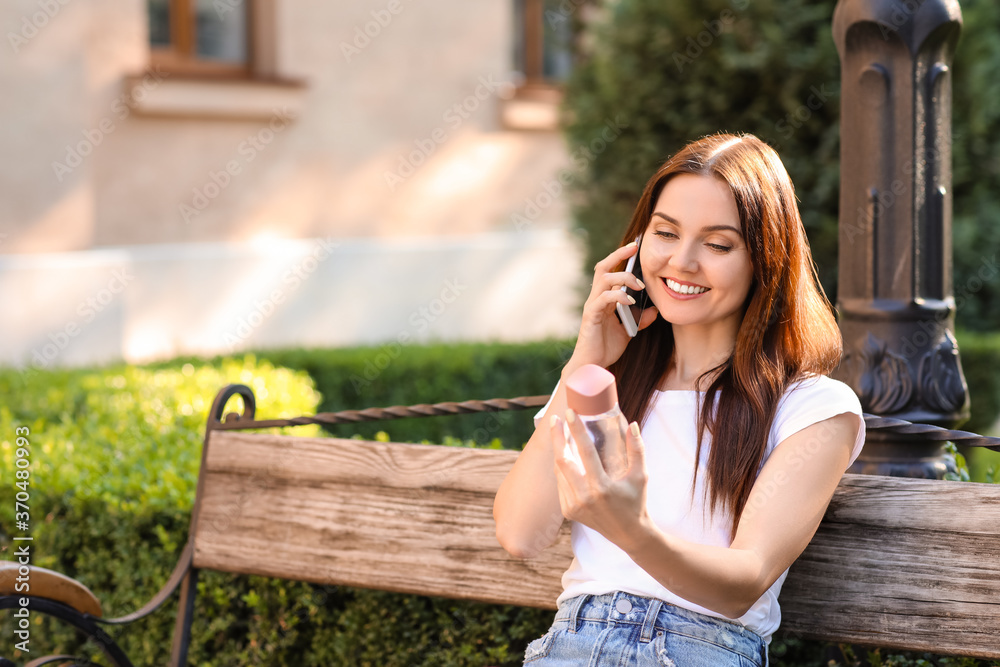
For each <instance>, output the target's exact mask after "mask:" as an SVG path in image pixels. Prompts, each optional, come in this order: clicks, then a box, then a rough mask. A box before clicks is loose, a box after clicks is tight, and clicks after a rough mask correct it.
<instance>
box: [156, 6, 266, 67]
mask: <svg viewBox="0 0 1000 667" xmlns="http://www.w3.org/2000/svg"><path fill="white" fill-rule="evenodd" d="M167 2H168V4H169V8H170V11H169V16H170V46H168V47H163V46H154V45H153V44H152V43H149V59H150V65H152V66H153V67H158V68H160V69H162V70H164V71H166V72H170V73H171V74H180V75H184V76H190V77H198V78H212V79H249V78H252V77H253V76H254V72H255V68H256V62H255V54H256V48H255V46H256V44H255V39H254V38H255V36H256V32H257V31H256V23H255V22H256V16H255V15H256V11H255V4H256V3H255V2H254V0H243V2H244V3H245V5H244V6H245V10H246V35H245V39H246V45H247V49H246V50H247V55H246V60H245V61H244V62H243V63H239V64H235V63H223V62H216V61H212V60H206V59H202V58H198V56H197V54H196V53H195V48H196V39H197V35H196V34H195V32H196V27H195V23H194V20H195V15H194V5H195V3H196V2H197V0H167ZM148 18H149V14H148V11H147V25H148ZM147 41H148V39H147Z"/></svg>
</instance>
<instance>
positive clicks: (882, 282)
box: [833, 0, 969, 478]
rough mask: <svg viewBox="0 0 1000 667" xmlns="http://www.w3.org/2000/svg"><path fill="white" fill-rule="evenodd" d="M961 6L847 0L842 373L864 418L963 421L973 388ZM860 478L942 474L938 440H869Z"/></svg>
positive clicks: (843, 22)
mask: <svg viewBox="0 0 1000 667" xmlns="http://www.w3.org/2000/svg"><path fill="white" fill-rule="evenodd" d="M961 27H962V12H961V8H960V7H959V5H958V2H957V0H840V1H839V2H838V3H837V7H836V9H835V11H834V15H833V36H834V40H835V41H836V44H837V50H838V52H839V53H840V63H841V126H840V251H839V255H840V258H839V287H838V298H837V307H838V309H839V311H840V328H841V332H842V333H843V336H844V350H845V357H844V362H843V363H842V364H841V366H840V368H839V369H838V371H837V373H836V377H838V378H839V379H841V380H843V381H845V382H847V383H848V384H850V385H851V386H852V387H853V388H854V390H855V391H856V392H857V393H858V396H860V397H861V403H862V407H863V409H864V410H865V412H870V413H874V414H878V415H882V416H887V417H897V418H900V419H906V420H908V421H915V422H925V423H930V424H936V425H939V426H944V427H948V428H954V427H955V426H958V425H959V424H961V422H963V421H965V420H966V419H967V418H968V414H969V394H968V389H967V387H966V384H965V377H964V376H963V374H962V367H961V363H960V361H959V356H958V346H957V344H956V342H955V336H954V333H953V331H954V316H955V299H954V296H953V294H952V265H951V205H952V196H951V61H952V55H953V53H954V50H955V43H956V41H957V40H958V35H959V31H960V30H961ZM851 472H862V473H870V474H881V475H895V476H902V477H931V478H933V477H941V476H942V475H943V474H944V473H945V472H946V465H945V460H944V459H943V457H942V448H941V445H940V444H935V443H927V442H921V441H919V440H917V441H914V439H908V438H907V437H906V436H901V435H889V434H876V433H872V434H870V435H869V436H868V441H867V442H866V444H865V449H864V451H863V452H862V454H861V457H860V458H859V460H858V461H857V462H856V463H855V464H854V466H853V467H852V468H851Z"/></svg>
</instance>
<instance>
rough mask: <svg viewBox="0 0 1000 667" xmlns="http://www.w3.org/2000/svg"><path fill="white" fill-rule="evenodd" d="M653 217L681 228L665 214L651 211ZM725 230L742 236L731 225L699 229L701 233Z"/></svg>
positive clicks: (679, 224)
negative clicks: (655, 216) (658, 217)
mask: <svg viewBox="0 0 1000 667" xmlns="http://www.w3.org/2000/svg"><path fill="white" fill-rule="evenodd" d="M653 215H658V216H660V217H661V218H663V219H664V220H666V221H667V222H672V223H674V224H675V225H677V226H678V227H680V226H681V223H679V222H677V221H676V220H674V219H673V218H671V217H670V216H669V215H667V214H666V213H660V212H659V211H653ZM725 230H728V231H731V232H736V233H737V234H739V235H740V236H743V232H741V231H740V230H738V229H737V228H736V227H733V226H732V225H709V226H707V227H702V228H701V231H703V232H719V231H725Z"/></svg>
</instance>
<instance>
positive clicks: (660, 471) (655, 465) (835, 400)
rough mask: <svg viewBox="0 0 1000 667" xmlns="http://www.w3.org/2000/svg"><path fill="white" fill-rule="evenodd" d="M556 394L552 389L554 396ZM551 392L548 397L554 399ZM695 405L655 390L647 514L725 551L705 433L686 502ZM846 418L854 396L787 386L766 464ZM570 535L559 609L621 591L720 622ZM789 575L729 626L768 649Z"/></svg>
mask: <svg viewBox="0 0 1000 667" xmlns="http://www.w3.org/2000/svg"><path fill="white" fill-rule="evenodd" d="M558 388H559V385H558V384H556V390H558ZM556 390H553V392H552V394H553V396H554V395H555V391H556ZM700 393H701V394H704V392H700ZM698 398H699V392H695V391H684V390H675V391H659V390H655V395H654V397H653V399H652V401H653V403H652V407H651V409H650V413H649V416H648V418H647V420H646V424H645V426H643V428H642V439H643V442H644V443H645V446H646V467H647V471H648V473H649V483H648V487H647V491H646V499H647V508H648V512H649V515H650V518H651V519H652V520H653V521H654V523H655V524H656V525H657V526H658V527H659V528H660V529H661V530H663V531H664V532H665V533H668V534H670V535H674V536H677V537H680V538H683V539H686V540H690V541H692V542H696V543H699V544H709V545H715V546H721V547H728V546H729V545H730V544H731V540H730V539H729V524H730V521H729V520H728V518H716V520H715V521H713V520H712V517H711V516H710V515H709V514H708V512H707V510H706V508H705V507H704V503H703V500H704V498H705V496H704V493H703V491H704V487H703V482H704V479H705V476H706V469H707V464H708V451H709V447H710V446H711V439H712V436H711V434H710V433H709V431H708V429H707V428H706V429H705V435H704V445H703V450H702V454H701V459H700V461H699V467H698V478H697V485H696V487H695V492H694V496H693V501H692V494H691V479H692V473H693V471H694V461H695V453H696V447H697V442H698V431H697V418H698V415H697V408H698ZM551 402H552V398H549V403H546V404H545V407H543V408H542V409H541V410H540V411H539V412H538V413H537V414H536V415H535V426H536V427H537V426H538V424H539V422H540V421H541V418H542V415H544V414H545V411H546V410H547V409H548V407H549V404H550V403H551ZM844 412H853V413H855V414H857V415H858V416H859V417H860V416H861V415H862V412H861V403H860V401H859V400H858V397H857V395H856V394H855V393H854V391H853V390H852V389H851V388H850V387H849V386H847V385H846V384H844V383H843V382H839V381H837V380H834V379H832V378H829V377H826V376H814V377H812V378H809V379H808V380H802V381H799V382H796V383H793V384H792V385H791V386H790V387H789V388H788V391H787V392H786V393H785V395H784V396H782V398H781V399H780V401H779V403H778V409H777V411H776V413H775V417H774V421H773V423H772V425H771V431H770V435H769V437H768V442H767V449H766V451H765V453H764V461H766V460H767V457H768V456H770V454H771V452H772V451H773V450H774V448H775V447H776V446H777V445H778V444H780V443H781V442H782V441H784V440H785V438H787V437H788V436H790V435H792V434H794V433H796V432H798V431H801V430H802V429H804V428H806V427H807V426H810V425H812V424H814V423H816V422H819V421H822V420H824V419H828V418H830V417H833V416H836V415H838V414H841V413H844ZM864 442H865V428H864V423H863V421H862V425H861V428H860V430H859V433H858V437H857V440H856V441H855V443H854V449H853V451H852V452H851V458H850V463H853V462H854V460H855V459H856V458H857V457H858V454H860V453H861V448H862V446H863V445H864ZM850 463H849V464H848V465H850ZM762 465H763V464H762ZM571 534H572V545H573V556H574V557H573V562H572V564H570V566H569V569H567V570H566V572H565V573H564V574H563V576H562V585H563V592H562V593H561V594H560V595H559V597H558V598H557V600H556V604H557V605H558V604H561V603H562V602H563V600H566V599H568V598H571V597H575V596H577V595H581V594H583V593H591V594H594V595H601V594H603V593H610V592H613V591H616V590H621V591H625V592H628V593H632V594H635V595H644V596H647V597H653V598H659V599H660V600H664V601H666V602H669V603H671V604H674V605H677V606H679V607H684V608H686V609H691V610H693V611H696V612H699V613H702V614H707V615H709V616H715V617H718V618H726V617H725V616H723V615H722V614H719V613H716V612H714V611H710V610H708V609H705V608H704V607H701V606H699V605H696V604H694V603H692V602H688V601H687V600H685V599H684V598H681V597H678V596H677V595H674V594H673V593H671V592H670V591H669V590H667V589H666V588H665V587H663V586H662V585H661V584H660V583H659V582H657V581H656V579H654V578H653V577H652V576H650V575H649V574H648V573H647V572H646V571H645V570H643V569H642V568H640V567H639V566H638V565H636V564H635V562H634V561H633V560H632V559H631V558H629V556H628V554H626V553H625V552H624V551H623V550H621V549H620V548H618V547H617V546H616V545H614V544H613V543H612V542H610V541H609V540H607V539H606V538H605V537H604V536H603V535H601V534H600V533H598V532H597V531H595V530H593V529H591V528H588V527H587V526H584V525H583V524H580V523H578V522H575V521H574V522H572V533H571ZM787 574H788V571H787V570H786V571H785V572H783V573H782V574H781V576H780V577H778V580H777V581H775V582H774V585H772V586H771V588H769V589H768V590H767V591H766V592H765V593H764V594H763V595H762V596H761V597H760V599H759V600H757V602H756V603H755V604H754V605H753V607H751V609H750V610H749V611H748V612H747V613H746V614H744V615H743V616H741V617H740V618H738V619H735V620H736V621H737V622H738V623H741V624H743V625H744V626H746V627H747V628H749V629H750V630H752V631H754V632H756V633H757V634H758V635H760V636H761V637H763V638H764V639H765V640H766V641H767V642H768V643H770V641H771V635H772V634H773V633H774V631H775V630H776V629H777V628H778V625H779V623H780V622H781V611H780V610H779V608H778V593H779V592H780V590H781V585H782V583H784V581H785V577H786V575H787ZM730 620H732V619H730Z"/></svg>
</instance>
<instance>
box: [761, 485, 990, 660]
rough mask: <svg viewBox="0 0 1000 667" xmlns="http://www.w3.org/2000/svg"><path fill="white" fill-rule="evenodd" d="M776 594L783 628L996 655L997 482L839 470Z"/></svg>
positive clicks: (863, 641)
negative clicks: (815, 526)
mask: <svg viewBox="0 0 1000 667" xmlns="http://www.w3.org/2000/svg"><path fill="white" fill-rule="evenodd" d="M780 602H781V613H782V624H781V627H782V630H783V631H786V632H790V633H792V634H798V635H801V636H806V637H815V638H821V639H826V640H830V641H846V642H854V643H858V644H867V645H872V646H884V647H887V648H907V649H911V650H926V651H933V652H936V653H953V654H957V655H974V656H979V657H984V658H1000V486H998V485H989V484H970V483H962V482H943V481H931V480H914V479H902V478H892V477H871V476H866V475H845V476H844V479H843V481H841V483H840V486H839V487H838V489H837V492H836V493H835V494H834V498H833V501H831V503H830V508H829V509H828V511H827V513H826V517H825V518H824V520H823V523H822V525H821V526H820V528H819V530H818V531H817V532H816V536H815V537H814V538H813V540H812V542H811V543H810V544H809V546H808V547H807V548H806V550H805V552H804V553H803V554H802V556H800V557H799V559H798V560H797V561H796V562H795V564H793V565H792V568H791V570H790V572H789V575H788V579H787V581H786V582H785V584H784V587H783V589H782V593H781V598H780Z"/></svg>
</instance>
